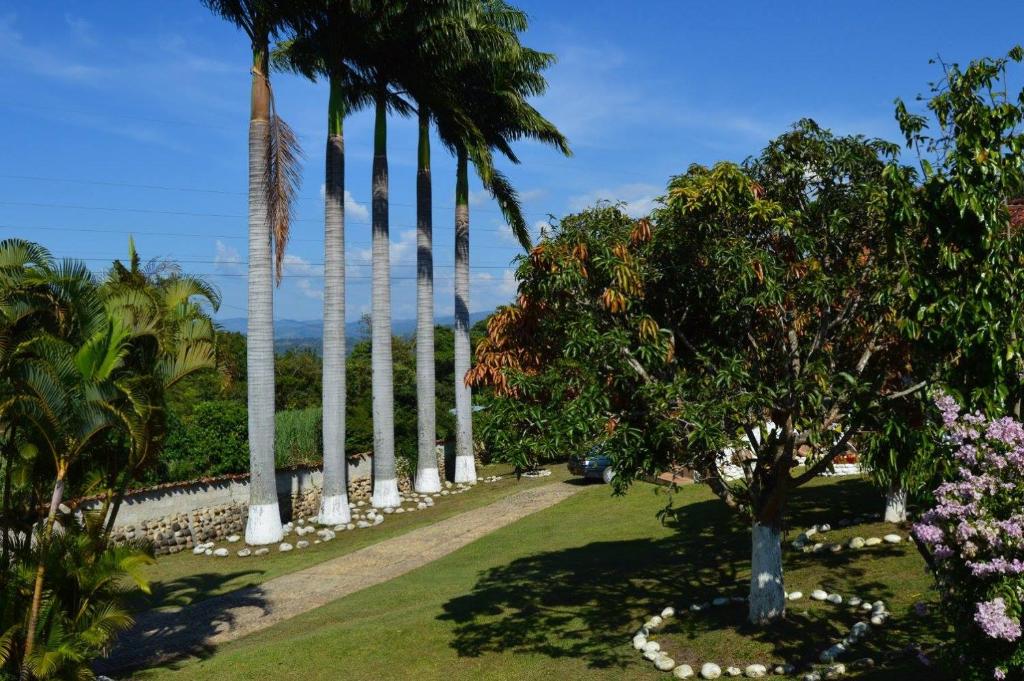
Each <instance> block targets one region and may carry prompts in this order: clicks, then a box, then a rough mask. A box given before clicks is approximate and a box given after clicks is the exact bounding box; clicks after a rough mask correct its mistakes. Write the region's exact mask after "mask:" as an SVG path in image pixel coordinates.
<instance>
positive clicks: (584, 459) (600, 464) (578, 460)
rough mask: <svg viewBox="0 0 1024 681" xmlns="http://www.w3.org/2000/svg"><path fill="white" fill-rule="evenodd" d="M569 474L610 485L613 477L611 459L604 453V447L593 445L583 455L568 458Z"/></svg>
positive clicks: (613, 470)
mask: <svg viewBox="0 0 1024 681" xmlns="http://www.w3.org/2000/svg"><path fill="white" fill-rule="evenodd" d="M569 472H570V473H572V474H573V475H579V476H580V477H582V478H584V479H587V480H601V481H603V482H604V483H606V484H608V483H611V481H612V479H613V478H614V477H615V469H614V468H612V458H611V457H610V456H608V455H607V454H605V453H604V445H594V446H593V447H591V448H590V449H588V450H587V452H586V453H585V454H576V455H574V456H571V457H569Z"/></svg>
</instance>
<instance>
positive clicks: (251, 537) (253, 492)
mask: <svg viewBox="0 0 1024 681" xmlns="http://www.w3.org/2000/svg"><path fill="white" fill-rule="evenodd" d="M268 141H269V123H268V122H267V121H266V120H251V121H250V122H249V290H248V295H249V300H248V314H249V319H248V333H247V336H246V365H247V371H248V407H249V517H248V520H247V521H246V525H245V541H246V543H248V544H257V545H258V544H273V543H275V542H279V541H281V538H282V537H283V536H284V535H283V532H282V529H281V513H280V509H279V508H278V503H277V478H276V476H275V475H274V288H273V286H274V284H273V261H272V258H271V246H272V240H271V236H270V223H269V220H268V219H267V196H266V191H267V190H266V186H265V179H264V178H265V175H266V164H267V145H268Z"/></svg>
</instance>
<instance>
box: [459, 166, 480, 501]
mask: <svg viewBox="0 0 1024 681" xmlns="http://www.w3.org/2000/svg"><path fill="white" fill-rule="evenodd" d="M468 165H469V163H468V158H467V154H466V150H465V149H459V153H458V165H457V167H456V175H455V426H456V427H455V482H470V483H474V482H476V463H475V462H474V460H473V395H472V392H471V391H470V388H469V386H468V385H466V374H467V373H468V372H469V366H470V345H469V171H468Z"/></svg>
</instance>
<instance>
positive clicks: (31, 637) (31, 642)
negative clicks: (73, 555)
mask: <svg viewBox="0 0 1024 681" xmlns="http://www.w3.org/2000/svg"><path fill="white" fill-rule="evenodd" d="M63 498H64V470H63V469H62V468H58V472H57V480H56V481H55V482H54V483H53V494H52V495H51V496H50V509H49V511H48V512H47V514H46V523H45V524H44V525H43V532H42V534H41V535H40V537H39V564H38V565H36V579H35V584H34V586H33V588H32V606H31V607H30V608H29V611H28V622H27V623H26V624H25V656H24V657H23V658H22V660H21V681H28V680H29V679H31V678H32V674H31V672H30V671H29V668H28V659H29V657H30V656H31V655H32V651H33V650H34V649H35V644H36V623H37V622H38V621H39V608H40V607H41V606H42V603H43V578H44V577H45V574H46V543H47V542H48V541H49V540H50V536H51V535H52V534H53V523H54V520H55V519H56V517H57V508H58V507H59V506H60V504H61V500H62V499H63ZM29 541H30V542H31V541H32V538H31V536H30V537H29Z"/></svg>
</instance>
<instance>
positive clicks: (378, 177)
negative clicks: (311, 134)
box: [371, 93, 401, 508]
mask: <svg viewBox="0 0 1024 681" xmlns="http://www.w3.org/2000/svg"><path fill="white" fill-rule="evenodd" d="M387 125H388V122H387V106H386V105H385V102H384V96H383V93H381V94H380V95H378V97H377V120H376V126H375V129H374V136H373V205H372V212H373V218H372V221H373V301H372V312H373V314H372V319H371V337H372V347H371V364H372V371H373V378H372V393H373V497H372V498H371V502H372V503H373V505H374V506H375V507H377V508H387V507H389V506H398V505H399V504H400V503H401V498H400V497H399V495H398V479H397V477H396V474H395V393H394V386H393V380H392V366H391V254H390V252H389V250H388V249H389V247H390V243H389V239H388V155H387V154H388V150H387Z"/></svg>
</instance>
